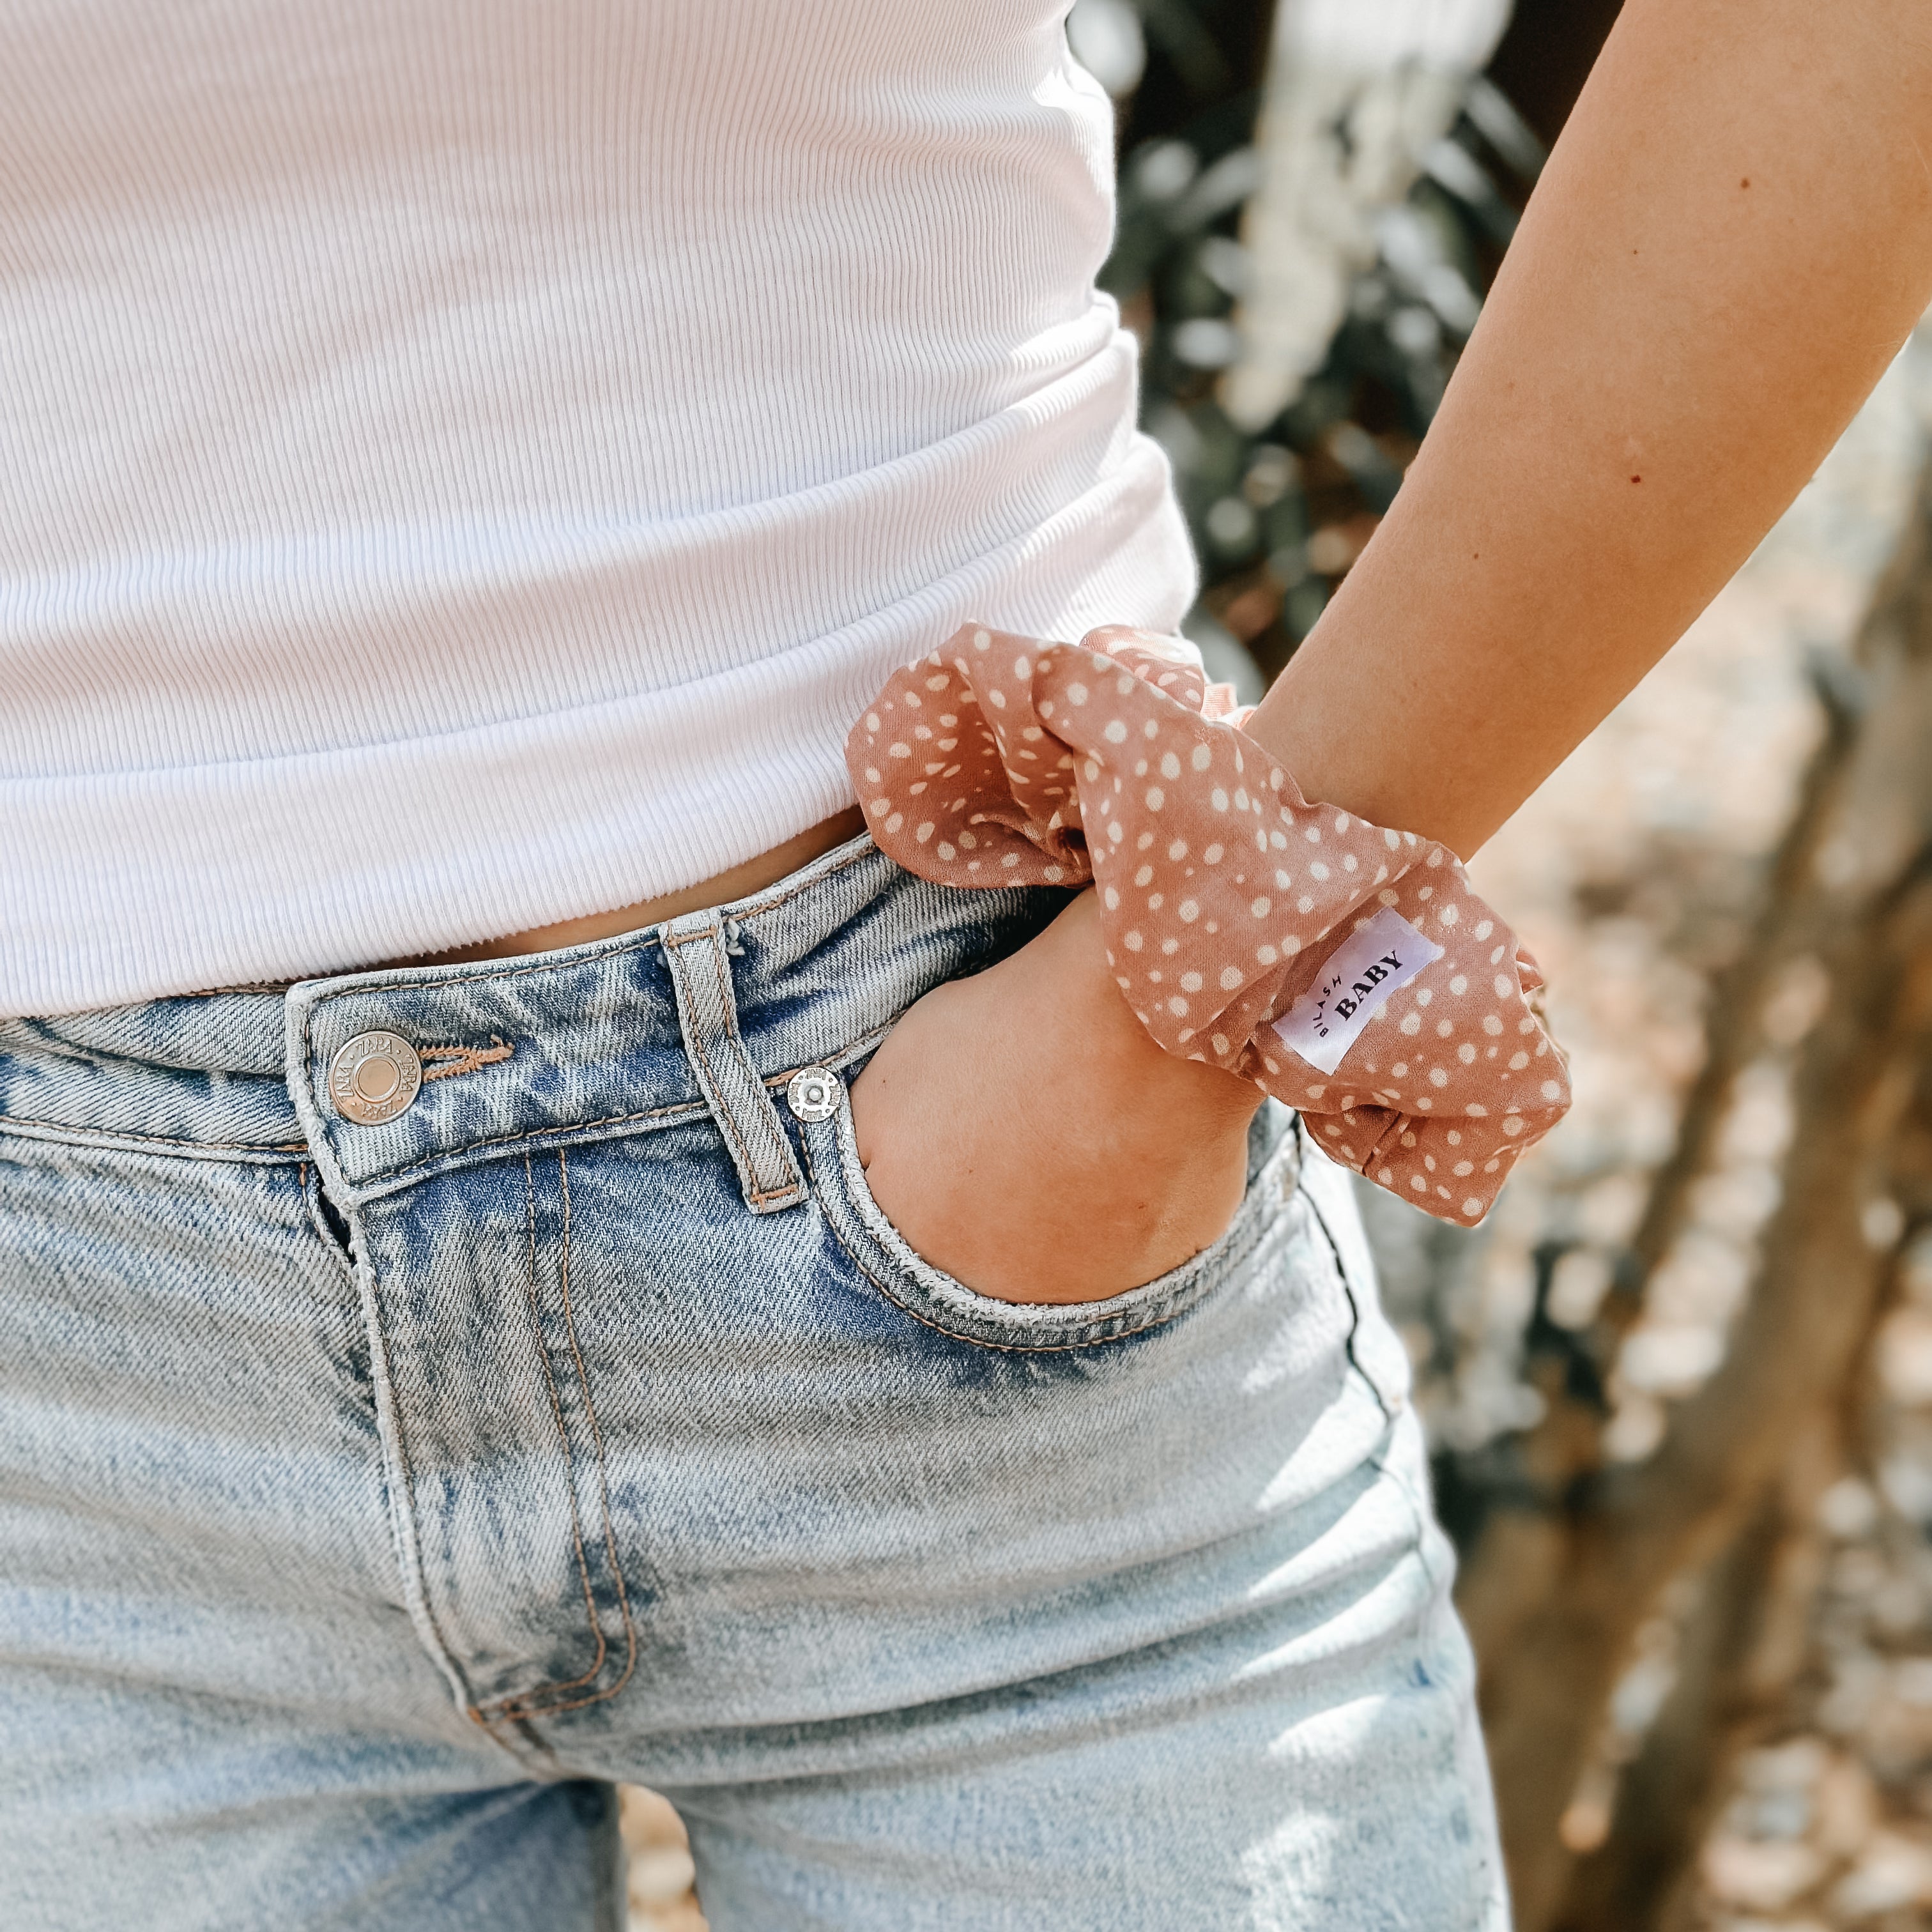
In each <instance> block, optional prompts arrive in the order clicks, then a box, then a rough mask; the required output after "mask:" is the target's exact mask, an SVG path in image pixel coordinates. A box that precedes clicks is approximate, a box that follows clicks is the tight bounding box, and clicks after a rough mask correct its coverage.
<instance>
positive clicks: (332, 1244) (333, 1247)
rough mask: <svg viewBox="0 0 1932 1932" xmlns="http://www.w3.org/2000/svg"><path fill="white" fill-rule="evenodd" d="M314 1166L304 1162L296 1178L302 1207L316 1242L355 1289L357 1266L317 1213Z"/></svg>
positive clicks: (318, 1185) (306, 1161)
mask: <svg viewBox="0 0 1932 1932" xmlns="http://www.w3.org/2000/svg"><path fill="white" fill-rule="evenodd" d="M314 1165H315V1163H314V1162H313V1161H308V1160H305V1161H304V1162H303V1163H302V1167H301V1169H300V1170H299V1173H298V1175H297V1177H296V1186H297V1187H299V1189H300V1190H302V1206H303V1207H304V1208H305V1209H306V1210H307V1211H308V1224H309V1226H311V1228H313V1229H314V1230H315V1234H316V1238H317V1240H318V1241H320V1242H321V1244H322V1245H323V1247H325V1248H326V1249H327V1250H329V1254H330V1255H331V1256H332V1258H333V1259H334V1260H335V1265H336V1266H337V1267H338V1268H340V1269H341V1271H342V1278H343V1280H344V1281H346V1282H347V1283H349V1284H350V1286H352V1287H353V1286H355V1282H356V1265H355V1263H354V1262H353V1261H352V1260H351V1259H350V1257H349V1256H347V1255H346V1254H345V1253H343V1250H342V1244H341V1242H340V1241H338V1240H337V1239H336V1238H335V1231H334V1230H333V1229H331V1228H330V1227H329V1226H328V1224H327V1223H326V1222H324V1220H323V1218H322V1216H321V1214H320V1213H319V1212H318V1211H317V1208H316V1202H315V1196H314V1193H312V1192H311V1190H310V1187H309V1184H308V1177H309V1170H310V1169H311V1168H312V1167H314ZM320 1185H321V1183H320V1180H319V1179H318V1181H317V1187H320Z"/></svg>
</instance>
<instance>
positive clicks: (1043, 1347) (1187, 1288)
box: [799, 1110, 1299, 1355]
mask: <svg viewBox="0 0 1932 1932" xmlns="http://www.w3.org/2000/svg"><path fill="white" fill-rule="evenodd" d="M849 1119H850V1115H849V1111H845V1110H841V1112H840V1113H839V1114H838V1115H836V1116H835V1117H834V1118H833V1119H832V1121H829V1122H828V1123H827V1124H826V1125H827V1127H829V1130H830V1132H831V1134H832V1148H833V1155H832V1159H833V1160H834V1161H835V1162H836V1163H837V1165H838V1169H839V1172H840V1179H841V1193H842V1196H843V1206H844V1210H845V1211H847V1212H849V1213H850V1214H852V1216H853V1217H854V1218H855V1219H856V1220H857V1221H858V1222H859V1224H860V1225H861V1226H864V1225H865V1220H866V1215H865V1206H866V1205H867V1203H868V1202H869V1204H870V1205H871V1211H872V1213H873V1214H874V1215H876V1216H877V1218H878V1220H879V1221H880V1223H882V1225H883V1226H885V1227H886V1228H887V1229H891V1230H892V1234H893V1235H894V1236H895V1238H896V1239H898V1241H899V1242H900V1243H901V1245H903V1246H904V1247H905V1249H906V1251H907V1253H908V1254H909V1255H910V1256H911V1257H912V1259H913V1261H914V1262H916V1264H917V1265H919V1267H921V1268H926V1269H929V1271H931V1272H932V1274H935V1275H937V1276H938V1277H940V1278H941V1280H947V1281H950V1280H951V1279H952V1278H951V1277H949V1276H947V1274H945V1271H944V1270H943V1269H940V1268H933V1267H932V1263H931V1262H926V1261H925V1260H923V1259H922V1258H921V1257H920V1256H919V1253H918V1252H917V1250H915V1249H913V1247H912V1246H911V1244H910V1243H909V1242H907V1241H906V1240H905V1238H904V1235H900V1234H899V1233H898V1229H896V1228H893V1227H892V1220H891V1218H890V1217H889V1216H888V1215H887V1214H886V1212H885V1211H884V1209H883V1208H880V1206H879V1205H878V1203H877V1201H876V1200H874V1199H872V1198H871V1194H870V1192H869V1189H868V1190H867V1191H866V1193H865V1196H864V1198H863V1199H860V1198H859V1194H858V1191H857V1190H858V1187H859V1186H863V1185H864V1182H863V1175H862V1171H861V1177H860V1181H859V1183H858V1184H851V1183H850V1182H848V1181H845V1178H844V1175H843V1169H844V1152H845V1150H844V1145H843V1138H842V1136H841V1132H840V1130H841V1126H842V1125H843V1124H844V1123H846V1122H847V1121H849ZM813 1138H814V1137H813V1136H812V1135H811V1133H804V1134H801V1135H800V1136H799V1145H800V1147H801V1149H802V1151H803V1153H804V1154H805V1167H806V1171H807V1173H808V1176H809V1178H811V1183H812V1193H813V1194H814V1196H815V1197H816V1198H817V1200H818V1201H819V1202H820V1203H821V1204H822V1203H823V1200H824V1199H825V1195H826V1190H824V1189H823V1188H822V1187H820V1185H819V1184H818V1169H819V1165H820V1163H819V1162H818V1160H817V1159H816V1157H814V1151H813V1148H812V1145H811V1143H812V1140H813ZM1295 1157H1298V1148H1297V1146H1296V1144H1295V1139H1294V1135H1293V1133H1292V1130H1290V1131H1289V1132H1287V1133H1284V1134H1283V1137H1282V1141H1281V1143H1280V1145H1278V1146H1277V1148H1276V1149H1275V1150H1274V1152H1272V1153H1271V1154H1270V1155H1269V1156H1268V1158H1267V1160H1265V1161H1264V1162H1263V1163H1262V1168H1261V1170H1260V1172H1259V1173H1258V1174H1257V1175H1256V1177H1255V1179H1254V1181H1253V1183H1252V1184H1251V1185H1250V1190H1248V1192H1247V1193H1246V1194H1245V1195H1244V1199H1243V1200H1242V1202H1241V1205H1240V1206H1239V1207H1238V1208H1236V1209H1235V1219H1234V1220H1233V1221H1232V1222H1231V1223H1229V1226H1228V1227H1227V1229H1226V1230H1225V1231H1224V1232H1223V1233H1222V1234H1221V1235H1220V1236H1219V1237H1218V1238H1217V1239H1216V1240H1215V1241H1212V1242H1211V1243H1210V1244H1208V1247H1205V1248H1203V1249H1202V1250H1201V1252H1200V1253H1199V1254H1198V1255H1195V1256H1190V1258H1189V1259H1188V1260H1187V1261H1185V1262H1181V1264H1180V1267H1179V1268H1178V1269H1171V1270H1169V1273H1170V1274H1175V1273H1179V1272H1181V1271H1184V1270H1187V1269H1190V1268H1194V1267H1196V1265H1197V1264H1200V1263H1203V1262H1206V1261H1207V1259H1208V1257H1209V1256H1211V1255H1212V1254H1213V1253H1214V1250H1216V1249H1217V1248H1219V1247H1220V1246H1221V1245H1222V1244H1223V1242H1227V1243H1229V1248H1228V1252H1227V1253H1226V1254H1225V1255H1223V1256H1221V1257H1220V1262H1219V1263H1218V1265H1217V1266H1216V1267H1214V1268H1212V1269H1209V1268H1202V1269H1201V1271H1200V1272H1201V1275H1202V1279H1201V1280H1199V1281H1198V1282H1188V1283H1179V1284H1177V1285H1176V1286H1174V1287H1172V1288H1171V1289H1169V1290H1167V1291H1166V1293H1165V1294H1164V1295H1161V1296H1160V1297H1158V1298H1154V1300H1153V1301H1152V1304H1151V1307H1152V1310H1153V1312H1152V1313H1150V1314H1149V1316H1148V1319H1146V1320H1145V1321H1144V1322H1139V1323H1137V1324H1136V1325H1135V1326H1134V1327H1133V1328H1114V1329H1108V1328H1107V1327H1106V1324H1107V1321H1108V1319H1109V1318H1107V1317H1105V1316H1102V1317H1100V1318H1098V1319H1095V1318H1094V1317H1091V1316H1088V1317H1085V1318H1083V1319H1077V1320H1076V1321H1074V1322H1072V1323H1071V1324H1070V1325H1071V1326H1072V1327H1073V1328H1074V1330H1075V1332H1074V1333H1073V1334H1072V1335H1071V1336H1069V1337H1064V1339H1057V1340H1039V1341H1014V1340H1007V1341H996V1340H989V1339H988V1338H987V1337H985V1336H983V1335H980V1334H973V1333H971V1332H970V1331H968V1330H966V1329H965V1328H950V1327H948V1326H947V1325H946V1324H945V1323H944V1322H941V1321H939V1320H938V1319H935V1318H934V1317H933V1316H928V1315H924V1314H922V1313H920V1312H919V1310H917V1309H916V1308H914V1307H911V1306H910V1304H908V1303H907V1301H905V1300H904V1298H903V1297H902V1296H901V1295H899V1294H898V1293H895V1292H894V1291H893V1289H892V1287H891V1286H889V1284H887V1283H886V1282H883V1281H882V1280H880V1278H879V1276H878V1274H877V1272H876V1271H874V1268H871V1267H870V1266H868V1265H867V1263H866V1262H865V1259H863V1258H862V1256H860V1255H859V1254H858V1253H856V1250H854V1249H853V1245H852V1244H851V1242H850V1241H849V1240H847V1238H846V1235H845V1232H844V1230H843V1229H841V1227H840V1226H839V1225H838V1216H837V1215H835V1214H828V1213H826V1211H825V1209H824V1208H823V1205H820V1218H821V1219H822V1220H823V1222H824V1223H825V1225H826V1227H827V1228H828V1229H830V1230H831V1232H832V1239H833V1240H834V1241H836V1242H837V1243H838V1246H839V1247H840V1249H841V1250H842V1251H843V1253H844V1255H845V1256H846V1259H847V1260H849V1261H850V1262H851V1264H852V1265H853V1268H855V1269H856V1270H857V1271H858V1272H859V1274H860V1275H862V1277H864V1278H865V1280H867V1281H868V1282H869V1283H871V1285H872V1286H873V1287H874V1288H876V1289H877V1290H878V1291H879V1292H880V1294H881V1295H883V1296H884V1297H885V1298H886V1300H887V1301H889V1302H890V1303H891V1304H892V1306H893V1307H895V1308H896V1309H898V1310H899V1311H900V1312H901V1313H902V1314H904V1315H907V1316H910V1317H911V1318H912V1319H913V1321H915V1322H918V1323H919V1325H920V1326H921V1327H922V1328H929V1329H931V1330H932V1331H933V1332H934V1333H935V1334H941V1335H944V1336H947V1337H950V1339H951V1340H954V1341H959V1342H965V1343H968V1344H969V1345H971V1346H973V1347H974V1348H980V1349H997V1350H998V1351H999V1352H1001V1353H1002V1354H1006V1355H1054V1354H1058V1355H1064V1354H1067V1353H1069V1352H1071V1351H1073V1350H1074V1349H1094V1348H1102V1347H1104V1346H1106V1345H1107V1344H1108V1343H1113V1342H1124V1341H1129V1340H1132V1339H1133V1337H1135V1336H1136V1335H1144V1334H1147V1333H1148V1331H1150V1330H1151V1329H1154V1328H1162V1327H1164V1326H1165V1325H1166V1324H1167V1323H1169V1322H1172V1321H1174V1320H1175V1319H1177V1318H1178V1317H1179V1316H1181V1315H1184V1314H1185V1313H1187V1311H1188V1310H1190V1309H1191V1308H1195V1307H1199V1306H1200V1304H1202V1302H1203V1301H1205V1300H1206V1299H1207V1298H1208V1297H1209V1296H1210V1295H1212V1294H1213V1292H1214V1290H1215V1289H1217V1287H1219V1286H1221V1285H1222V1284H1223V1283H1224V1282H1225V1281H1226V1278H1227V1277H1228V1275H1229V1274H1231V1273H1232V1271H1234V1270H1235V1268H1238V1267H1239V1266H1240V1265H1241V1264H1242V1263H1243V1262H1245V1261H1246V1260H1247V1259H1248V1258H1249V1256H1250V1255H1252V1254H1253V1252H1254V1250H1256V1248H1257V1247H1259V1246H1260V1244H1261V1243H1262V1241H1263V1239H1264V1238H1265V1236H1266V1234H1267V1232H1268V1228H1269V1226H1271V1225H1272V1224H1271V1223H1270V1222H1269V1221H1268V1219H1267V1218H1266V1217H1265V1216H1264V1215H1263V1214H1262V1213H1261V1211H1260V1210H1259V1206H1258V1205H1257V1206H1256V1211H1255V1212H1254V1214H1253V1216H1252V1222H1253V1226H1252V1227H1250V1228H1248V1229H1244V1228H1243V1227H1242V1223H1243V1221H1244V1220H1245V1219H1248V1218H1250V1217H1249V1209H1250V1206H1251V1205H1253V1204H1256V1203H1257V1202H1258V1201H1259V1190H1260V1188H1261V1187H1262V1182H1263V1180H1264V1178H1265V1176H1267V1175H1269V1174H1270V1173H1271V1172H1272V1171H1273V1170H1274V1169H1275V1167H1276V1166H1277V1163H1279V1162H1280V1161H1283V1160H1287V1159H1290V1158H1295ZM856 1158H857V1151H856V1144H855V1145H854V1148H853V1159H854V1160H856ZM828 1165H829V1163H828ZM1297 1187H1299V1181H1298V1182H1297ZM868 1232H873V1238H874V1240H876V1239H877V1234H876V1232H874V1231H871V1230H869V1229H868ZM1237 1235H1246V1236H1247V1238H1245V1239H1242V1240H1239V1241H1237V1239H1236V1237H1237ZM888 1252H889V1251H888ZM1162 1279H1163V1277H1160V1276H1158V1275H1157V1276H1156V1277H1155V1278H1154V1281H1153V1282H1149V1283H1145V1284H1144V1285H1143V1286H1142V1288H1140V1289H1127V1291H1126V1293H1127V1295H1138V1294H1141V1293H1144V1292H1145V1290H1146V1289H1151V1288H1152V1287H1154V1286H1155V1284H1156V1283H1158V1282H1159V1281H1160V1280H1162ZM955 1286H957V1287H958V1288H959V1289H960V1290H961V1291H962V1292H964V1293H965V1294H968V1295H977V1291H976V1290H974V1289H971V1288H968V1286H966V1284H965V1283H964V1282H960V1283H956V1284H955ZM977 1298H979V1299H980V1300H983V1301H992V1300H993V1299H994V1298H992V1297H990V1296H978V1297H977ZM1110 1299H1111V1298H1110ZM997 1305H998V1306H999V1307H1008V1306H1010V1307H1012V1308H1013V1309H1014V1310H1024V1309H1028V1308H1043V1307H1055V1305H1056V1304H1052V1303H1043V1302H1031V1303H1029V1302H1015V1303H1012V1304H997ZM1061 1305H1062V1306H1064V1307H1067V1308H1069V1309H1071V1310H1079V1308H1080V1307H1082V1305H1083V1304H1079V1303H1071V1304H1061ZM1098 1305H1100V1304H1085V1306H1088V1307H1094V1306H1098ZM963 1319H966V1320H973V1319H979V1320H982V1321H984V1322H986V1323H987V1324H988V1325H989V1326H998V1325H1000V1324H1001V1322H1002V1319H1003V1318H1002V1316H1001V1315H999V1314H998V1313H991V1314H988V1315H986V1316H980V1317H977V1318H975V1317H974V1316H970V1315H969V1316H966V1317H965V1318H963ZM1009 1319H1010V1318H1009ZM1082 1328H1089V1329H1099V1330H1105V1331H1106V1332H1104V1333H1099V1334H1081V1333H1079V1330H1080V1329H1082ZM1047 1332H1048V1333H1049V1334H1053V1333H1055V1331H1054V1330H1052V1329H1051V1328H1049V1330H1048V1331H1047Z"/></svg>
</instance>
